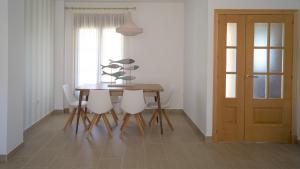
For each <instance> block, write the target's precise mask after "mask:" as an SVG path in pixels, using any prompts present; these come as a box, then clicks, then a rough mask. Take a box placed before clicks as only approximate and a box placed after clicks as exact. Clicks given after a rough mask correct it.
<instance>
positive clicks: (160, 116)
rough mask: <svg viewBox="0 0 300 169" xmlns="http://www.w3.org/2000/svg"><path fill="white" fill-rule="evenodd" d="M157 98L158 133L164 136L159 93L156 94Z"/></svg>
mask: <svg viewBox="0 0 300 169" xmlns="http://www.w3.org/2000/svg"><path fill="white" fill-rule="evenodd" d="M156 97H157V105H158V117H159V123H160V133H161V134H164V129H163V124H162V110H161V104H160V92H156Z"/></svg>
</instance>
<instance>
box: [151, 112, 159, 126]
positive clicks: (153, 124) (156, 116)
mask: <svg viewBox="0 0 300 169" xmlns="http://www.w3.org/2000/svg"><path fill="white" fill-rule="evenodd" d="M157 118H158V112H157V111H156V112H155V113H154V118H153V120H152V123H151V127H154V126H155V125H156V124H157V123H158V122H157Z"/></svg>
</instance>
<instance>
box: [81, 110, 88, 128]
mask: <svg viewBox="0 0 300 169" xmlns="http://www.w3.org/2000/svg"><path fill="white" fill-rule="evenodd" d="M80 116H81V119H82V123H83V126H84V128H85V129H86V130H87V129H88V126H87V124H86V123H85V122H86V117H85V114H84V112H83V111H81V112H80Z"/></svg>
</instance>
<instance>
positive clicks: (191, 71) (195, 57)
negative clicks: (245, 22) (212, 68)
mask: <svg viewBox="0 0 300 169" xmlns="http://www.w3.org/2000/svg"><path fill="white" fill-rule="evenodd" d="M184 11H185V24H184V25H185V57H184V111H185V112H186V113H187V115H188V116H189V117H190V119H192V120H193V122H194V123H195V124H196V125H197V126H198V127H199V129H200V130H201V131H202V132H203V133H204V134H205V133H206V123H207V122H206V116H207V114H206V102H207V100H206V89H207V86H206V85H207V84H206V78H207V77H206V76H207V72H206V71H207V26H206V23H207V0H187V1H186V2H185V10H184Z"/></svg>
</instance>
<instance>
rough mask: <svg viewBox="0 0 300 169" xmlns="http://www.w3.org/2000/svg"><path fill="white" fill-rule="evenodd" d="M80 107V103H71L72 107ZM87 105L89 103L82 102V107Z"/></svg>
mask: <svg viewBox="0 0 300 169" xmlns="http://www.w3.org/2000/svg"><path fill="white" fill-rule="evenodd" d="M78 105H79V101H73V102H71V103H70V106H71V107H75V108H76V107H78ZM86 105H87V101H82V102H81V107H86Z"/></svg>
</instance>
